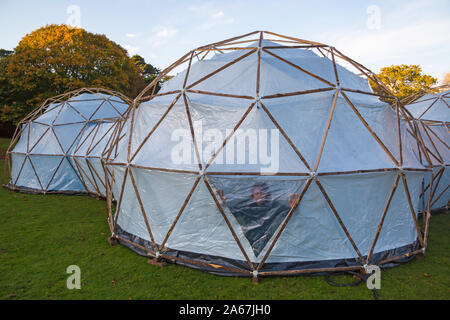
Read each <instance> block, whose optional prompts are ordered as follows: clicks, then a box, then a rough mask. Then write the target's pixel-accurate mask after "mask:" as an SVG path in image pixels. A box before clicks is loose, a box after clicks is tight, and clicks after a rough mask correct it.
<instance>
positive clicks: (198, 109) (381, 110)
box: [115, 91, 423, 173]
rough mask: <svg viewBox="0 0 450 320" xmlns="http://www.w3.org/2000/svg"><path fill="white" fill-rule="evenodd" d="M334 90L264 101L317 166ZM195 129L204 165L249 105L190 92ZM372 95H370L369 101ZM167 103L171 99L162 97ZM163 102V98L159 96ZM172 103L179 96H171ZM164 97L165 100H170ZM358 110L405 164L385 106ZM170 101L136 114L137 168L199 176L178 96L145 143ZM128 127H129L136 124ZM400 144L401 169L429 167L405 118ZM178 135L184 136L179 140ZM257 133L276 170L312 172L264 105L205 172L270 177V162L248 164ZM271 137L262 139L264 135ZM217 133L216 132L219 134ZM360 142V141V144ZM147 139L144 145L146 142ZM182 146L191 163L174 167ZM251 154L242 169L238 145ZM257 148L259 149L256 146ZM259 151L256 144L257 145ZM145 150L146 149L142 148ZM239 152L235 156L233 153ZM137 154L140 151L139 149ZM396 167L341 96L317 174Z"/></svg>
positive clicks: (121, 158)
mask: <svg viewBox="0 0 450 320" xmlns="http://www.w3.org/2000/svg"><path fill="white" fill-rule="evenodd" d="M334 94H335V93H334V92H333V91H329V92H320V93H314V94H308V95H300V96H293V97H286V98H278V99H267V100H265V99H263V100H262V103H263V104H264V105H265V106H266V107H267V109H268V111H269V112H270V113H271V115H272V116H273V117H274V118H275V119H276V121H277V122H278V124H279V125H280V127H281V128H282V129H283V130H284V131H285V133H286V134H287V136H288V137H289V139H290V140H291V141H292V143H293V144H294V145H295V146H296V148H297V149H298V150H299V152H300V153H301V154H302V156H303V157H304V158H305V159H306V161H307V162H308V163H309V164H310V165H311V166H312V165H313V164H314V162H315V161H316V159H317V157H318V155H319V150H320V146H321V142H322V139H323V135H324V132H325V130H326V125H327V119H328V115H329V113H330V111H331V107H332V102H333V97H334ZM186 96H187V97H188V104H189V108H190V112H191V118H192V121H193V124H194V131H195V135H196V142H197V147H198V150H200V157H201V162H202V164H203V166H205V165H206V164H207V163H208V162H209V160H210V159H211V157H212V156H213V154H215V153H217V151H218V150H219V149H220V148H221V147H222V144H223V141H224V140H225V138H226V137H227V136H228V135H229V134H230V131H231V129H233V128H234V127H235V126H236V124H237V123H238V122H239V120H240V119H241V118H242V117H243V116H244V114H245V113H246V111H247V109H248V108H249V107H250V104H251V102H249V101H248V100H245V99H234V98H223V97H222V98H221V99H219V100H218V103H222V102H225V100H226V101H227V102H228V101H229V100H232V101H233V103H234V105H232V104H231V103H228V104H226V105H223V106H221V105H216V104H214V105H206V104H201V103H197V102H196V98H197V97H198V96H200V95H196V94H190V93H188V94H186ZM359 96H362V95H361V94H359V95H355V96H354V97H355V101H361V99H362V98H361V97H359ZM365 96H367V95H365ZM164 97H165V96H164ZM161 98H162V97H161ZM172 98H173V99H174V98H175V96H172ZM165 99H166V97H165ZM354 104H355V107H356V108H357V110H358V112H359V113H360V114H361V115H362V116H363V117H364V119H365V121H366V122H367V123H368V124H369V125H370V127H371V128H372V130H373V131H374V132H375V133H376V134H377V136H378V137H379V138H380V139H381V141H382V142H383V143H384V144H385V145H386V147H387V148H388V149H389V151H390V152H391V153H392V154H393V156H394V157H395V158H396V159H399V158H400V157H399V147H398V131H397V128H396V127H397V120H396V114H395V112H394V111H393V110H392V108H391V107H390V106H389V105H388V104H385V103H381V102H378V103H377V104H368V103H356V102H355V103H354ZM169 106H170V102H169V103H167V104H165V102H164V100H163V102H161V100H160V99H159V97H158V98H155V99H153V100H151V101H149V102H146V103H143V104H142V105H140V107H139V108H138V109H137V110H136V115H135V123H134V128H133V136H132V140H131V154H132V155H134V157H133V159H132V161H131V163H133V164H135V165H139V166H147V167H153V168H169V169H178V170H188V171H195V170H197V169H198V160H197V157H196V154H195V149H194V143H193V140H192V137H191V131H190V127H189V121H188V117H187V115H186V107H185V104H184V101H183V99H182V98H179V99H178V100H177V102H176V103H175V105H174V106H173V107H172V109H171V110H170V112H169V113H167V114H166V116H165V117H164V119H163V120H162V122H161V123H160V124H159V126H157V127H156V129H155V130H154V132H152V134H151V136H150V137H149V138H147V136H148V134H149V131H150V130H151V129H152V128H153V127H154V126H155V125H156V124H157V123H158V121H160V119H161V118H162V117H163V115H164V114H165V112H166V111H167V110H168V108H169ZM129 122H130V120H128V121H127V128H128V127H129V125H130V123H129ZM400 126H401V130H400V132H401V140H402V144H403V146H404V147H403V150H402V155H403V166H404V167H409V168H423V165H422V164H421V162H420V159H419V155H418V151H417V149H418V145H417V142H416V141H415V140H414V139H413V137H412V136H411V135H410V134H409V133H408V132H407V130H406V129H407V128H408V125H407V123H406V122H405V121H404V120H400ZM273 130H275V131H277V132H275V133H277V137H276V138H277V139H276V141H277V142H276V145H275V146H276V147H278V148H277V150H278V153H277V154H275V153H274V150H272V149H271V147H272V145H273V144H272V140H271V139H272V138H273V136H272V135H273V132H274V131H273ZM174 132H180V133H179V135H176V136H174ZM250 132H251V133H254V134H255V137H256V139H259V140H258V142H257V143H261V139H265V140H266V141H267V150H266V154H267V155H268V156H271V157H276V158H275V159H274V161H275V160H277V161H278V163H277V165H276V167H275V168H274V169H273V171H277V172H281V173H283V172H284V173H285V172H301V173H308V172H309V171H308V169H307V168H306V167H305V164H304V163H303V162H302V161H301V160H300V158H299V157H298V155H297V153H296V152H295V150H294V149H293V148H292V146H291V145H290V144H289V142H288V141H287V140H286V138H285V137H284V136H283V135H282V134H281V133H280V132H279V131H278V130H277V127H276V126H275V124H274V123H273V122H272V120H271V119H270V118H269V116H268V114H267V113H266V112H265V111H264V110H263V109H262V108H261V107H258V106H254V107H253V109H252V110H251V111H250V112H249V113H248V114H247V116H246V118H245V119H244V120H243V122H242V123H241V124H240V126H239V131H238V132H236V133H235V134H234V135H233V136H232V137H231V139H230V140H229V142H228V143H227V145H226V147H225V148H223V149H222V150H221V151H220V152H218V154H217V156H216V158H215V160H214V162H213V163H212V164H211V166H210V167H209V168H208V169H207V171H210V172H218V171H219V172H258V171H261V170H262V169H263V170H264V169H265V170H267V171H270V163H268V164H261V163H254V164H252V163H251V162H250V158H249V155H250V154H253V155H255V154H257V152H255V151H254V150H252V149H250V148H251V147H252V146H251V145H250V143H249V135H246V134H249V133H250ZM262 132H263V133H265V134H266V135H264V136H263V135H261V133H262ZM217 133H218V134H217ZM356 137H357V138H356ZM146 138H147V140H146V141H145V143H144V144H143V145H142V147H141V144H142V143H143V141H144V139H146ZM122 141H123V143H122V144H121V145H120V146H119V148H118V150H119V152H118V156H117V158H116V159H115V160H116V161H117V162H122V163H123V162H126V158H127V153H128V144H127V143H128V139H123V140H122ZM181 141H184V142H186V143H187V145H188V152H187V153H188V158H189V161H182V159H181V158H182V157H181V156H179V155H177V156H179V157H178V158H179V159H180V160H179V161H178V162H177V161H176V160H175V161H174V158H173V157H174V153H173V152H174V150H176V149H177V146H179V145H180V142H181ZM238 145H239V147H240V148H241V149H242V148H245V149H242V150H244V151H245V152H244V155H245V156H246V157H247V158H246V161H245V162H244V163H242V162H240V161H239V160H238V156H239V153H238V152H237V146H238ZM253 147H255V145H253ZM256 147H258V145H256ZM139 148H140V149H139ZM230 148H233V150H234V152H233V155H232V156H231V157H232V158H230V155H229V153H228V151H230V150H229V149H230ZM138 149H139V152H136V151H138ZM396 167H397V166H396V164H395V163H394V162H393V161H392V159H391V158H390V157H389V156H388V154H387V153H386V152H385V150H383V148H382V147H381V146H380V144H379V143H378V142H377V141H376V140H375V139H374V137H373V136H372V135H371V133H370V132H369V131H368V130H367V128H366V127H365V126H364V124H363V123H362V122H361V121H360V119H359V118H358V117H357V115H356V114H355V113H354V111H353V110H352V109H351V107H350V106H349V105H348V103H347V102H346V101H345V99H344V98H343V97H342V96H341V95H339V97H338V99H337V102H336V107H335V110H334V114H333V118H332V121H331V127H330V129H329V131H328V134H327V140H326V143H325V146H324V149H323V153H322V157H321V160H320V163H319V167H318V170H317V171H318V172H339V171H352V170H355V169H358V170H371V169H385V168H396Z"/></svg>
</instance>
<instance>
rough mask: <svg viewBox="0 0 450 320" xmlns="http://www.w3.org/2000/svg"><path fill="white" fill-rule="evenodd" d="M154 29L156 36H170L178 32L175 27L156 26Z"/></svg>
mask: <svg viewBox="0 0 450 320" xmlns="http://www.w3.org/2000/svg"><path fill="white" fill-rule="evenodd" d="M155 30H156V36H157V37H158V38H172V37H173V36H174V35H175V34H177V32H178V30H177V29H170V28H167V27H157V28H155Z"/></svg>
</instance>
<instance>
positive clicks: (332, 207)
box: [314, 178, 366, 265]
mask: <svg viewBox="0 0 450 320" xmlns="http://www.w3.org/2000/svg"><path fill="white" fill-rule="evenodd" d="M314 182H315V183H316V184H317V186H318V187H319V189H320V191H321V192H322V194H323V196H324V198H325V200H326V201H327V203H328V206H329V207H330V209H331V211H332V212H333V214H334V216H335V217H336V219H337V221H338V222H339V225H340V226H341V228H342V230H343V231H344V233H345V235H346V236H347V239H348V240H349V241H350V243H351V245H352V247H353V249H354V250H355V251H356V253H357V255H358V256H359V259H360V260H361V261H362V263H363V265H364V264H366V261H365V260H364V257H363V256H362V254H361V252H360V251H359V249H358V247H357V246H356V244H355V242H354V241H353V239H352V237H351V236H350V233H349V232H348V230H347V228H346V227H345V224H344V223H343V222H342V220H341V217H340V216H339V214H338V212H337V211H336V208H335V207H334V205H333V203H332V202H331V200H330V198H329V197H328V194H327V193H326V192H325V189H324V188H323V186H322V184H321V183H320V182H319V179H317V178H314Z"/></svg>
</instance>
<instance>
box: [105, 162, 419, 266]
mask: <svg viewBox="0 0 450 320" xmlns="http://www.w3.org/2000/svg"><path fill="white" fill-rule="evenodd" d="M113 170H114V174H115V177H116V178H117V179H118V181H121V179H122V178H123V174H124V170H125V169H124V168H123V167H119V166H114V169H113ZM130 170H131V172H132V174H133V176H134V177H135V180H136V189H137V190H138V193H139V195H140V197H141V200H142V202H143V207H144V210H145V214H146V217H147V219H148V223H149V226H150V228H151V232H152V234H153V237H154V240H155V242H156V243H157V244H158V245H159V244H161V243H162V241H163V240H164V238H165V236H166V234H167V232H168V230H169V228H170V227H171V225H172V223H173V221H174V220H175V218H176V216H177V214H178V213H179V210H180V208H181V207H182V204H183V202H184V200H185V199H186V197H187V196H188V194H189V193H190V190H191V188H192V187H193V185H194V182H195V180H196V177H197V176H196V175H191V174H182V173H168V172H157V171H150V170H144V169H136V168H131V169H130ZM396 175H397V173H396V172H383V173H370V174H349V175H338V176H324V177H320V182H321V183H322V184H323V186H324V188H325V190H326V192H327V194H328V195H329V197H330V199H331V201H332V202H333V203H334V205H335V207H336V210H337V211H338V213H339V215H340V217H341V219H342V221H343V223H344V224H345V226H346V227H347V229H348V231H349V233H350V235H351V236H352V238H353V240H354V241H355V243H356V246H357V247H358V248H359V250H360V251H361V253H362V254H363V255H367V254H368V251H369V249H370V246H371V244H372V241H373V239H374V236H375V232H376V229H377V227H378V224H379V222H380V219H381V214H382V212H383V208H384V206H385V204H386V202H387V199H388V196H389V193H390V191H391V189H392V187H393V184H394V180H395V176H396ZM405 175H406V177H407V179H408V187H409V191H410V194H411V198H412V199H418V197H419V193H420V188H421V179H422V178H423V174H422V173H414V172H406V173H405ZM207 179H208V181H209V183H210V184H211V185H212V187H213V189H214V192H215V194H216V197H217V198H218V199H219V200H220V202H221V204H222V207H223V208H224V211H225V214H226V216H227V218H228V220H229V221H230V224H231V226H232V228H233V230H234V231H235V232H236V235H237V237H238V239H239V241H240V242H241V244H242V246H243V248H244V250H245V251H246V253H247V254H248V256H249V258H250V259H251V261H252V262H259V261H261V259H262V257H263V256H264V255H265V253H266V252H267V250H268V248H269V247H270V244H271V242H272V241H273V239H274V237H275V236H276V234H277V232H278V230H279V228H280V227H281V225H282V222H283V220H284V219H285V218H286V216H287V214H288V212H289V211H290V205H291V204H290V201H289V200H290V197H291V195H295V194H299V193H300V192H301V190H302V188H303V186H304V184H305V181H306V178H299V177H295V178H286V177H282V178H281V177H245V176H243V177H230V176H225V177H224V176H208V177H207ZM258 188H260V189H259V190H258ZM261 190H262V192H263V193H264V194H265V196H264V197H262V198H263V199H264V201H262V202H261V201H260V200H261V197H260V198H258V196H255V193H258V192H261ZM119 192H120V186H118V185H117V184H116V185H115V189H114V193H115V194H118V193H119ZM414 206H415V207H414V210H417V206H418V203H417V201H415V202H414ZM116 214H118V215H119V216H118V225H119V226H120V228H122V229H123V230H124V231H126V232H128V233H130V234H133V235H135V236H138V237H140V238H142V239H145V240H148V241H150V236H149V232H148V230H147V227H146V224H145V221H144V218H143V212H142V210H141V209H140V206H139V203H138V200H137V197H136V192H135V190H134V187H133V186H132V183H131V180H130V178H129V175H128V178H127V182H126V184H125V189H124V197H123V199H122V204H121V207H120V211H119V212H118V213H116ZM416 238H417V233H416V230H415V227H414V222H413V219H412V215H411V211H410V209H409V206H408V201H407V198H406V194H405V190H404V187H403V182H402V181H401V179H400V182H399V185H398V188H397V190H396V192H395V194H394V197H393V199H392V202H391V204H390V207H389V210H388V212H387V214H386V218H385V222H384V225H383V228H382V229H381V233H380V236H379V239H378V242H377V245H376V246H375V251H374V252H375V253H377V252H381V251H385V250H390V249H394V248H398V247H402V246H405V245H409V244H412V243H414V242H415V241H416ZM165 246H166V247H167V248H170V249H173V250H180V251H187V252H195V253H196V254H205V255H211V256H219V257H224V258H229V259H235V260H245V259H244V256H243V255H242V252H241V250H240V249H239V247H238V245H237V244H236V241H235V240H234V238H233V235H232V233H231V231H230V230H229V228H228V226H227V224H226V222H225V220H224V218H223V217H222V215H221V213H220V211H219V210H218V208H217V206H216V204H215V202H214V200H213V198H212V196H211V194H210V193H209V191H208V189H207V187H206V185H205V183H204V182H203V180H200V182H199V184H198V185H197V187H196V189H195V190H194V192H193V194H192V197H191V199H190V201H189V202H188V204H187V206H186V208H185V209H184V211H183V213H182V214H181V217H180V220H179V221H178V223H177V224H176V225H175V228H174V230H173V231H172V234H171V235H170V236H169V238H168V240H167V242H166V244H165ZM356 257H357V254H356V252H355V250H354V249H353V247H352V246H351V244H350V242H349V240H348V238H347V236H346V235H345V233H344V231H343V230H342V228H341V226H340V225H339V223H338V221H337V219H336V217H335V216H334V214H333V212H332V211H331V209H330V207H329V205H328V203H327V202H326V200H325V198H324V196H323V194H322V193H321V191H320V190H319V188H318V187H317V185H316V184H315V183H314V182H313V183H312V184H311V185H310V187H309V189H308V191H307V192H306V193H305V195H304V198H303V200H302V201H301V202H300V205H299V206H298V208H297V209H296V210H295V212H294V213H293V214H292V217H291V219H290V221H289V223H288V224H287V226H286V229H285V230H284V231H283V232H282V234H281V236H280V238H279V239H278V241H277V243H276V244H275V246H274V248H273V251H272V252H271V254H270V255H269V257H268V260H267V262H268V263H270V262H273V263H282V262H299V261H320V260H330V259H349V258H356Z"/></svg>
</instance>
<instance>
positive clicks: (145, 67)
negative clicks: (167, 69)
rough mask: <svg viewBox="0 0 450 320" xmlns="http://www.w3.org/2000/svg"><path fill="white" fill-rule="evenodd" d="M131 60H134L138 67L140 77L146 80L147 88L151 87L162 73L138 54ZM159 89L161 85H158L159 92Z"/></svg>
mask: <svg viewBox="0 0 450 320" xmlns="http://www.w3.org/2000/svg"><path fill="white" fill-rule="evenodd" d="M131 60H133V62H134V63H135V64H136V66H137V67H138V69H139V72H140V75H141V77H142V78H143V79H144V84H145V86H147V85H149V84H150V83H151V82H152V81H153V80H154V79H155V78H156V77H157V76H159V74H160V73H161V70H159V69H158V68H155V67H154V66H152V65H151V64H150V63H147V62H145V60H144V58H143V57H141V56H140V55H138V54H135V55H134V56H132V57H131ZM159 87H160V83H158V88H157V90H159Z"/></svg>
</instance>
